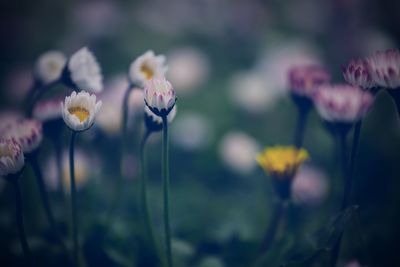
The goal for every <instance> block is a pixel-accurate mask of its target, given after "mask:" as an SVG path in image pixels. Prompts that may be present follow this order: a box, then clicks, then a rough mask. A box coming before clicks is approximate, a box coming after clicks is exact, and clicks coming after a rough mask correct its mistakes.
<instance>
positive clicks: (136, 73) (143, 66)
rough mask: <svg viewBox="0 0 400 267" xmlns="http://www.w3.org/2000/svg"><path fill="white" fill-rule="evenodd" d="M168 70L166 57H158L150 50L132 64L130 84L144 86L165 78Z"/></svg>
mask: <svg viewBox="0 0 400 267" xmlns="http://www.w3.org/2000/svg"><path fill="white" fill-rule="evenodd" d="M167 69H168V67H167V65H166V64H165V56H164V55H158V56H156V55H155V54H154V52H153V51H151V50H149V51H147V52H146V53H144V54H143V55H141V56H140V57H138V58H137V59H135V61H133V62H132V64H131V66H130V67H129V82H130V83H132V84H136V85H138V86H143V85H144V83H145V82H146V81H148V80H151V79H153V78H155V77H164V76H165V73H166V72H167Z"/></svg>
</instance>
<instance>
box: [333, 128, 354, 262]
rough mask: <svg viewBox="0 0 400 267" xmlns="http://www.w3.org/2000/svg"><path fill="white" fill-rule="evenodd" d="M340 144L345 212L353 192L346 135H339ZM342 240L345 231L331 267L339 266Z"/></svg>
mask: <svg viewBox="0 0 400 267" xmlns="http://www.w3.org/2000/svg"><path fill="white" fill-rule="evenodd" d="M339 144H340V145H339V148H340V154H341V163H342V176H343V184H344V193H343V199H342V206H341V212H343V211H344V210H345V209H346V208H347V205H348V201H349V196H350V191H351V179H350V178H351V177H350V175H349V168H348V164H347V163H348V160H347V144H346V134H345V133H339ZM353 145H354V144H353ZM342 239H343V231H342V232H341V233H340V235H339V238H338V240H337V241H336V244H335V245H334V247H333V249H332V255H331V263H330V266H331V267H335V266H336V265H337V261H338V258H339V254H340V246H341V243H342Z"/></svg>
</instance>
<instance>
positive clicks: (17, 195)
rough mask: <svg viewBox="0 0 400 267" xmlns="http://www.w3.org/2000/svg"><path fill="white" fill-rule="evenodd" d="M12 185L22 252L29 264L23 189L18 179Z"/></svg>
mask: <svg viewBox="0 0 400 267" xmlns="http://www.w3.org/2000/svg"><path fill="white" fill-rule="evenodd" d="M12 184H13V187H14V191H15V208H16V218H17V226H18V234H19V241H20V242H21V246H22V251H23V252H24V257H25V260H26V261H27V262H29V258H30V249H29V245H28V241H27V239H26V233H25V228H24V216H23V212H22V193H21V188H20V186H19V181H18V179H13V180H12Z"/></svg>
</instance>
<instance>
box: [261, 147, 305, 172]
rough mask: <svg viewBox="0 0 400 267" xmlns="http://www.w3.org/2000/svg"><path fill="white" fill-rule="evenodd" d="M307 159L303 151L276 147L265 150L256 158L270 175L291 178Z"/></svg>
mask: <svg viewBox="0 0 400 267" xmlns="http://www.w3.org/2000/svg"><path fill="white" fill-rule="evenodd" d="M308 158H309V156H308V153H307V151H306V150H304V149H296V148H294V147H279V146H277V147H272V148H266V149H265V150H264V152H262V153H260V154H259V155H258V156H257V162H258V164H259V165H260V166H261V167H262V168H263V169H264V171H266V172H267V173H269V174H270V175H276V176H278V177H282V176H284V177H288V178H293V176H294V175H295V174H296V172H297V169H298V168H299V166H300V165H301V164H302V163H303V162H304V161H305V160H306V159H308Z"/></svg>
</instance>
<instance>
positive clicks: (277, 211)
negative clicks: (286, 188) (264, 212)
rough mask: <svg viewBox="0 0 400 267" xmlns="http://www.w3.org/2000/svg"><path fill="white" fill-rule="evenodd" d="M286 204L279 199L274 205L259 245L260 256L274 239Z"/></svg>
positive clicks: (266, 250)
mask: <svg viewBox="0 0 400 267" xmlns="http://www.w3.org/2000/svg"><path fill="white" fill-rule="evenodd" d="M285 208H286V205H285V203H283V201H281V200H280V199H279V200H277V201H276V203H275V205H274V211H273V213H272V215H271V220H270V222H269V225H268V228H267V231H266V232H265V234H264V238H263V241H262V243H261V246H260V252H259V254H260V256H261V255H263V254H265V253H267V252H268V251H269V249H270V247H271V245H272V243H273V241H274V239H275V235H276V233H277V232H278V230H279V226H280V225H281V222H282V219H283V216H284V214H285Z"/></svg>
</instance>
